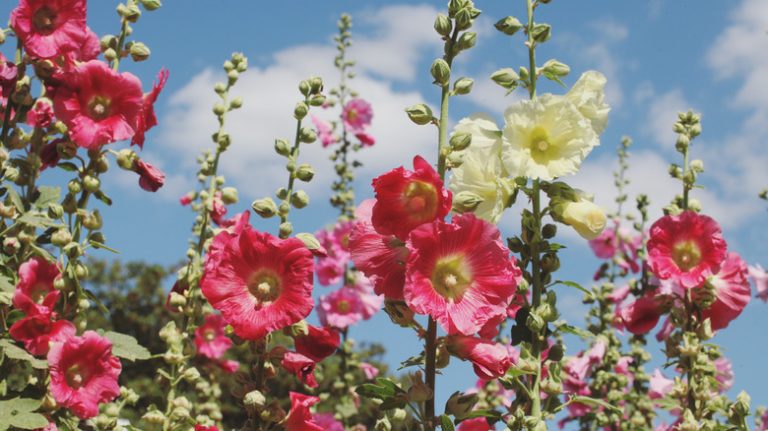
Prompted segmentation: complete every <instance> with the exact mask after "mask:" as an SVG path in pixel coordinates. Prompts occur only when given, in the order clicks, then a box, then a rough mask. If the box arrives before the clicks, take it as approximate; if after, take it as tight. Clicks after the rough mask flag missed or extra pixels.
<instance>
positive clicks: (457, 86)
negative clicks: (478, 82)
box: [453, 78, 475, 94]
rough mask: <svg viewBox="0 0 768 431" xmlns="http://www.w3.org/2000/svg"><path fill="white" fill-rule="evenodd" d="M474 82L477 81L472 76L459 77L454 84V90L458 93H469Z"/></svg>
mask: <svg viewBox="0 0 768 431" xmlns="http://www.w3.org/2000/svg"><path fill="white" fill-rule="evenodd" d="M474 83H475V81H474V80H472V78H459V79H458V80H457V81H456V82H455V83H454V84H453V92H454V93H456V94H469V92H470V91H472V85H473V84H474Z"/></svg>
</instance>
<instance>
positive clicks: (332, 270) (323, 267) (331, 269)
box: [315, 238, 346, 286]
mask: <svg viewBox="0 0 768 431" xmlns="http://www.w3.org/2000/svg"><path fill="white" fill-rule="evenodd" d="M318 239H319V238H318ZM345 265H346V261H345V260H343V259H339V258H338V257H337V256H328V257H324V258H321V259H318V261H317V265H315V272H316V273H317V282H318V283H320V285H321V286H332V285H334V284H336V283H338V282H339V281H340V280H341V277H342V276H344V268H345Z"/></svg>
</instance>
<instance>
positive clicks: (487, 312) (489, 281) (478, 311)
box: [403, 214, 520, 335]
mask: <svg viewBox="0 0 768 431" xmlns="http://www.w3.org/2000/svg"><path fill="white" fill-rule="evenodd" d="M408 247H409V249H410V255H409V257H408V263H407V270H406V283H405V287H404V290H403V294H404V297H405V302H406V303H407V304H408V306H409V307H410V308H411V309H412V310H413V311H414V312H416V313H419V314H429V315H430V316H432V318H434V319H435V320H437V321H438V322H439V323H440V325H441V326H442V327H443V329H445V331H446V332H448V333H449V334H464V335H472V334H474V333H476V332H477V331H478V330H480V328H482V327H483V325H485V323H486V322H487V321H488V320H490V319H492V318H493V317H494V316H497V315H499V314H504V313H506V308H507V304H509V302H510V301H511V300H512V298H513V297H514V295H515V292H516V287H517V281H516V279H517V277H518V276H519V275H520V270H519V269H518V268H517V266H516V265H515V260H514V258H513V257H511V256H510V254H509V250H508V249H507V248H506V246H505V245H504V244H503V243H502V242H501V239H500V233H499V230H498V229H497V228H496V226H494V225H492V224H490V223H488V222H486V221H484V220H481V219H478V218H477V217H475V216H474V215H473V214H462V215H457V216H454V217H453V221H452V223H451V224H448V223H445V222H443V221H436V222H434V223H430V224H426V225H423V226H421V227H419V228H417V229H415V230H414V231H413V232H411V236H410V241H409V244H408Z"/></svg>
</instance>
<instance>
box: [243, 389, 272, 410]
mask: <svg viewBox="0 0 768 431" xmlns="http://www.w3.org/2000/svg"><path fill="white" fill-rule="evenodd" d="M243 404H245V407H246V408H248V409H253V410H261V409H263V408H264V406H265V405H266V404H267V399H266V397H264V394H262V393H261V392H259V391H256V390H254V391H251V392H248V393H247V394H245V397H243Z"/></svg>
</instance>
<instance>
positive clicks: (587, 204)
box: [561, 199, 607, 240]
mask: <svg viewBox="0 0 768 431" xmlns="http://www.w3.org/2000/svg"><path fill="white" fill-rule="evenodd" d="M561 216H562V218H563V221H564V222H565V223H566V224H568V225H569V226H571V227H572V228H573V229H574V230H576V232H578V234H579V235H581V237H582V238H584V239H586V240H593V239H595V238H597V236H598V235H600V233H602V232H603V229H605V223H606V219H607V218H606V216H605V211H603V209H602V208H600V207H599V206H598V205H596V204H595V203H593V202H592V201H589V200H586V199H584V200H580V201H578V202H565V203H564V204H563V207H562V214H561Z"/></svg>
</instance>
